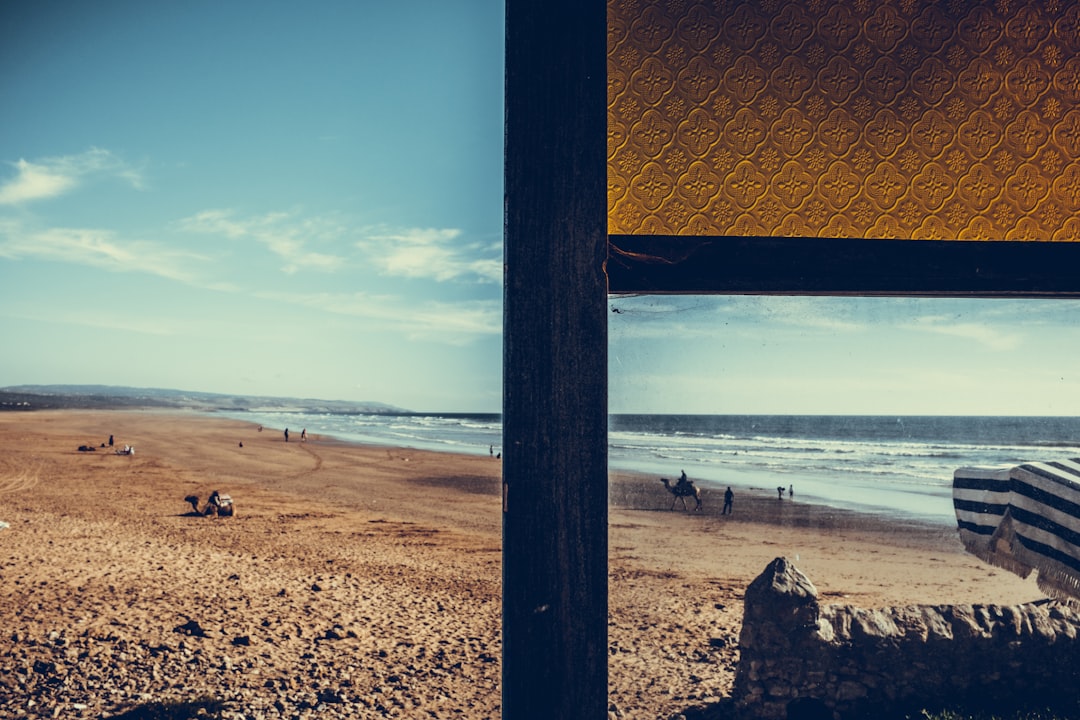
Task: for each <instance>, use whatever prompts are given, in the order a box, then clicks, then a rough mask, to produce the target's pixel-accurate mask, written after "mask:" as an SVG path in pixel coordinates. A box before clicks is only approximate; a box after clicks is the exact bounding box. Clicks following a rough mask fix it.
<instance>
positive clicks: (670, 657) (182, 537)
mask: <svg viewBox="0 0 1080 720" xmlns="http://www.w3.org/2000/svg"><path fill="white" fill-rule="evenodd" d="M110 434H112V435H113V436H114V438H115V442H116V444H117V445H118V446H119V447H123V446H124V445H126V444H130V445H133V446H134V447H135V449H136V452H135V454H134V455H131V456H122V455H117V454H115V453H113V452H110V451H109V448H100V447H99V448H98V449H97V450H96V451H95V452H86V453H83V452H78V451H77V448H78V446H79V445H81V444H92V445H100V444H101V443H102V442H105V441H106V440H107V438H108V437H109V435H110ZM299 434H300V433H299V428H291V429H290V442H288V443H286V442H284V438H283V436H282V433H281V429H269V428H266V429H264V430H263V431H262V432H259V431H258V429H257V427H256V426H255V425H248V424H245V423H242V422H237V421H233V420H224V419H218V418H212V417H208V416H205V415H201V414H196V413H190V414H188V413H160V412H141V411H42V412H9V413H0V437H2V438H3V439H4V443H5V446H6V452H5V453H4V454H3V455H0V521H5V522H7V523H9V524H10V527H9V528H7V529H5V530H0V628H2V632H0V718H15V717H99V716H106V715H109V716H120V717H123V715H122V714H123V713H128V715H127V717H132V718H133V717H139V715H137V713H138V712H146V711H147V710H149V709H153V708H157V707H160V706H161V705H162V704H163V703H168V702H186V703H190V704H191V708H192V709H195V708H197V707H204V706H205V707H207V708H208V709H211V710H213V709H215V708H220V709H222V714H223V716H225V717H259V718H277V717H288V718H293V717H307V716H308V715H312V717H315V716H316V715H315V713H317V717H320V718H327V717H402V718H414V717H415V718H487V717H491V718H495V717H498V714H499V673H500V661H499V652H500V648H499V623H500V593H499V585H500V573H501V562H502V558H501V551H500V526H501V514H500V505H499V483H500V480H499V471H500V467H499V461H498V460H495V459H492V458H490V457H488V456H487V455H486V454H482V455H475V456H473V455H449V454H445V453H431V452H425V451H417V450H412V449H407V448H386V447H376V446H358V445H350V444H347V443H341V442H337V441H334V440H331V439H328V438H321V437H309V438H308V441H307V442H299ZM241 443H242V447H241ZM215 489H216V490H219V491H221V492H226V493H229V494H231V495H232V496H233V498H234V499H235V501H236V509H237V514H236V516H235V517H232V518H206V517H200V516H196V515H194V514H193V513H192V512H191V510H192V508H191V506H190V505H188V504H186V503H185V502H184V498H185V496H188V495H192V494H195V495H198V496H199V498H200V500H202V501H205V499H206V497H207V496H208V495H209V493H210V492H211V491H213V490H215ZM671 500H672V496H671V495H669V494H668V493H667V491H665V490H664V488H663V486H662V485H661V484H660V483H659V481H658V480H657V479H654V478H645V477H641V476H636V475H631V474H617V475H615V476H613V478H612V484H611V511H610V536H609V538H610V539H609V544H610V577H611V584H610V600H609V603H610V622H609V642H610V646H611V654H610V665H609V673H610V690H609V694H610V700H611V703H612V708H613V712H614V714H615V716H616V717H627V718H667V717H671V716H673V715H676V714H678V713H680V712H684V711H687V710H689V709H691V708H696V707H706V706H709V705H711V704H714V703H717V702H721V701H722V700H723V699H724V698H725V697H727V695H728V693H729V692H730V689H731V683H732V680H733V677H734V669H735V663H736V662H737V657H738V649H737V638H738V633H739V627H740V621H741V614H742V592H743V590H744V588H745V587H746V585H747V584H748V583H749V582H750V581H751V580H752V579H753V578H754V577H756V576H757V575H758V574H759V573H760V572H761V571H762V570H763V569H764V568H765V566H766V565H767V564H768V563H769V561H771V560H772V559H773V558H775V557H778V556H781V555H783V556H786V557H789V558H791V559H793V560H795V562H796V564H797V565H798V567H799V568H800V569H802V570H803V571H804V572H805V573H806V574H807V575H808V576H809V577H810V578H811V580H812V581H813V582H814V583H815V585H816V586H817V588H818V590H819V592H820V593H821V594H822V596H823V597H824V598H825V599H826V600H833V601H836V602H844V603H851V604H856V605H860V606H864V607H878V606H884V605H900V604H914V603H932V604H937V603H957V602H995V603H1016V602H1022V601H1028V600H1032V599H1036V598H1039V597H1041V596H1042V594H1041V593H1040V592H1039V591H1038V589H1037V588H1036V587H1035V585H1034V582H1033V581H1031V580H1028V581H1022V580H1020V579H1018V578H1015V577H1014V576H1012V575H1010V574H1008V573H1006V572H1004V571H1001V570H998V569H996V568H992V567H989V566H987V565H985V564H983V563H981V562H980V561H979V560H977V559H976V558H974V557H972V556H970V555H967V554H965V553H964V552H963V550H962V548H961V546H960V543H959V540H958V539H957V537H956V533H955V531H954V530H953V529H951V528H948V527H940V526H932V525H922V524H917V523H911V522H900V521H888V520H885V519H881V518H877V517H873V516H865V515H860V514H855V513H850V512H840V511H835V510H830V509H828V508H824V507H819V506H813V505H808V504H804V503H801V502H800V501H799V500H798V499H796V500H794V501H791V500H787V499H785V500H782V501H781V500H777V498H776V494H775V490H771V491H767V490H764V489H763V490H761V491H760V492H754V491H740V492H739V493H737V495H736V498H735V505H734V513H733V514H732V515H730V516H721V515H720V514H719V513H720V507H721V505H722V503H723V499H722V494H721V493H720V492H715V491H708V490H706V491H703V501H704V509H703V511H702V512H683V511H682V510H681V506H680V505H677V506H676V508H677V509H676V510H675V511H670V510H669V507H670V505H671ZM193 714H194V713H193Z"/></svg>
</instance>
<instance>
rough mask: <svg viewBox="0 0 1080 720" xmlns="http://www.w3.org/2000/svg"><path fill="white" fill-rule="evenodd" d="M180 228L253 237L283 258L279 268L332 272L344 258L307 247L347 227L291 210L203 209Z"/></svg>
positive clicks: (328, 241) (342, 233) (233, 237)
mask: <svg viewBox="0 0 1080 720" xmlns="http://www.w3.org/2000/svg"><path fill="white" fill-rule="evenodd" d="M179 227H180V229H182V230H186V231H189V232H196V233H202V234H209V235H221V236H224V237H226V238H229V239H231V240H253V241H255V242H257V243H259V244H261V245H263V246H264V247H266V248H267V249H268V250H270V252H272V253H274V254H275V255H277V256H278V257H279V258H281V259H282V260H283V261H284V263H285V264H284V265H283V266H282V268H281V269H282V271H283V272H286V273H289V274H292V273H295V272H298V271H300V270H321V271H324V272H332V271H334V270H337V269H338V268H340V267H341V266H342V265H344V263H345V258H343V257H341V256H340V255H333V254H328V253H322V252H315V251H313V250H310V249H309V248H308V245H309V244H310V243H311V242H318V243H323V244H332V243H333V242H335V241H337V240H339V239H340V238H341V237H343V236H345V235H346V234H347V232H348V231H347V229H346V228H344V227H342V226H341V225H339V224H338V223H335V222H333V221H331V220H327V219H326V218H299V217H296V216H295V215H293V214H291V213H286V212H274V213H267V214H265V215H258V216H255V217H238V216H237V215H236V213H234V212H233V211H231V210H206V211H204V212H201V213H198V214H197V215H193V216H191V217H188V218H185V219H183V220H181V221H180V223H179Z"/></svg>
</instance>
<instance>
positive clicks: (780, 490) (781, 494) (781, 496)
mask: <svg viewBox="0 0 1080 720" xmlns="http://www.w3.org/2000/svg"><path fill="white" fill-rule="evenodd" d="M776 499H777V500H783V499H784V486H783V485H781V486H780V487H778V488H776Z"/></svg>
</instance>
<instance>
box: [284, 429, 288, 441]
mask: <svg viewBox="0 0 1080 720" xmlns="http://www.w3.org/2000/svg"><path fill="white" fill-rule="evenodd" d="M285 442H289V428H285Z"/></svg>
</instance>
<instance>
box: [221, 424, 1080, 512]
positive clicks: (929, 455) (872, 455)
mask: <svg viewBox="0 0 1080 720" xmlns="http://www.w3.org/2000/svg"><path fill="white" fill-rule="evenodd" d="M218 414H219V415H226V416H228V417H232V418H236V419H239V420H245V421H248V422H253V423H257V424H261V425H263V426H265V427H267V428H274V429H275V430H278V431H280V430H282V429H284V428H286V427H287V428H289V432H290V435H291V437H292V438H294V439H298V438H299V436H300V431H301V430H302V429H307V432H308V434H309V435H312V434H318V435H324V436H332V437H334V438H337V439H339V440H344V441H348V442H357V443H367V444H376V445H393V446H401V447H413V448H417V449H424V450H436V451H442V452H456V453H469V454H482V455H486V454H488V453H489V452H494V453H499V452H501V450H502V447H501V445H502V424H501V421H500V417H499V415H497V414H454V413H445V414H432V415H422V414H409V415H343V414H333V413H303V412H265V413H264V412H228V413H218ZM608 442H609V451H608V465H609V467H610V468H611V469H613V470H632V471H638V472H643V473H646V474H652V475H656V476H657V477H658V478H659V477H668V478H676V477H678V475H679V473H680V472H681V471H685V472H686V474H687V476H688V477H689V478H690V479H692V480H694V481H695V482H696V483H697V484H698V486H699V487H701V488H703V489H722V488H724V487H727V486H729V485H730V486H731V488H732V489H733V490H734V491H735V492H738V491H739V490H740V489H748V488H758V489H766V490H768V491H771V492H775V491H776V488H777V487H779V486H783V487H785V488H787V487H792V488H793V489H794V491H795V497H794V499H795V500H796V501H799V500H804V501H809V502H816V503H822V504H825V505H828V506H831V507H836V508H843V509H848V510H856V511H859V512H867V513H874V514H880V515H886V516H894V517H905V518H911V519H917V520H924V521H929V522H935V523H944V524H954V523H955V518H954V515H953V508H952V495H951V492H952V489H951V488H952V475H953V471H954V470H956V469H957V468H960V467H972V466H978V467H996V466H1002V465H1012V464H1016V463H1020V462H1030V461H1041V460H1052V459H1059V458H1074V457H1080V418H1078V417H946V416H900V417H897V416H865V415H612V416H611V418H610V419H609V426H608Z"/></svg>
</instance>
